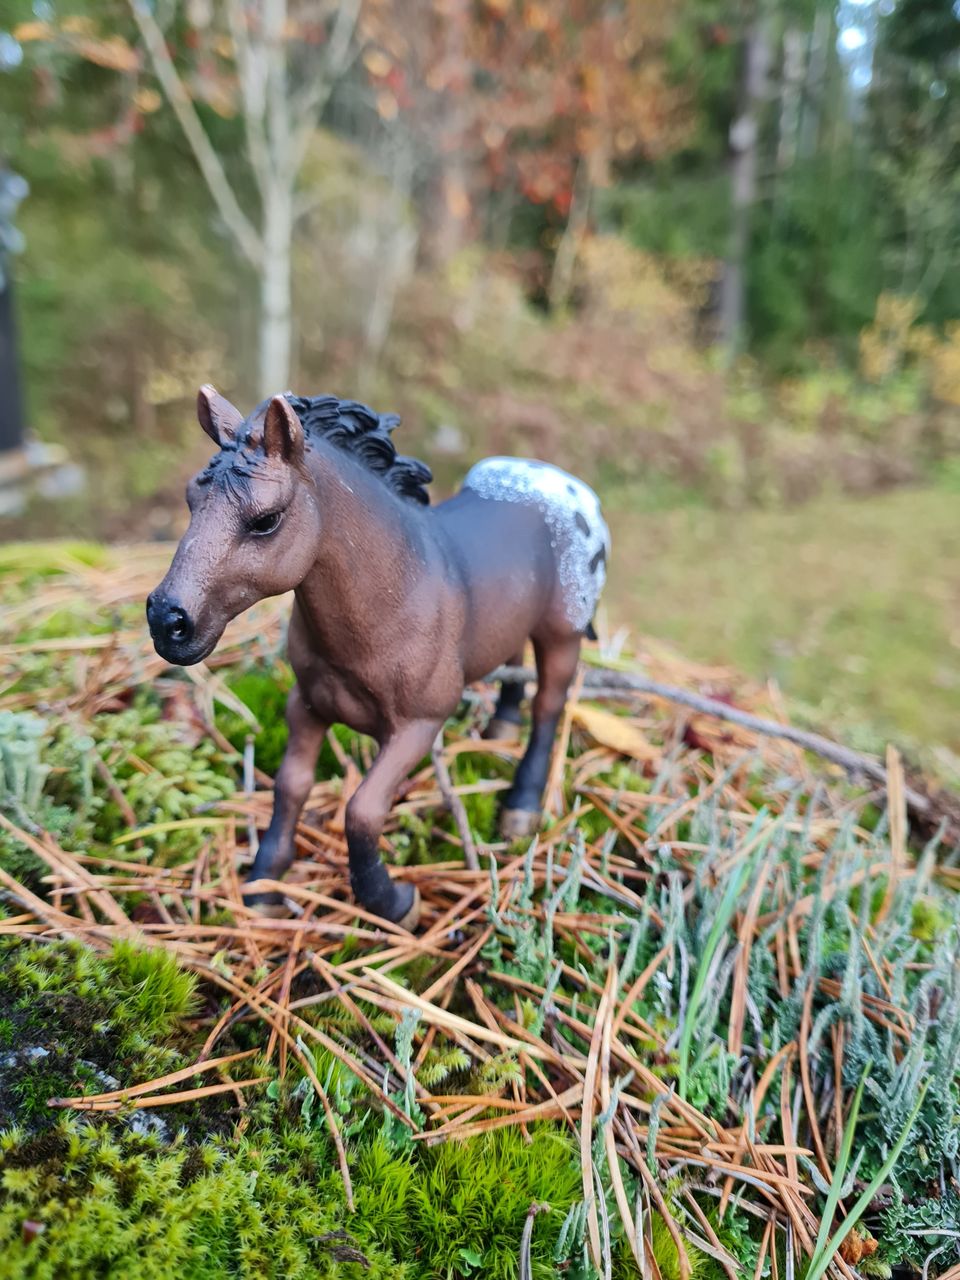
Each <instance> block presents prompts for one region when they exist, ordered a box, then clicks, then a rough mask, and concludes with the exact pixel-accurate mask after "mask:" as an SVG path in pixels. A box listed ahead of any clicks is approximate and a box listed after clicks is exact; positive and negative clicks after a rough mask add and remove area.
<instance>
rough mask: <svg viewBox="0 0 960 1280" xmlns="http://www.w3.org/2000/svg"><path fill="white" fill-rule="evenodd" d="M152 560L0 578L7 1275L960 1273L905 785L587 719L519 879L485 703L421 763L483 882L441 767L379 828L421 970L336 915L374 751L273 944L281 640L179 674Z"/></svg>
mask: <svg viewBox="0 0 960 1280" xmlns="http://www.w3.org/2000/svg"><path fill="white" fill-rule="evenodd" d="M164 554H165V553H164V552H163V551H162V550H161V551H156V550H150V551H141V552H133V551H132V552H129V553H124V552H117V553H110V554H108V555H103V554H100V553H97V554H92V553H83V552H82V551H78V550H77V549H73V550H71V549H62V548H61V549H51V548H42V549H30V550H29V551H26V550H25V551H13V552H10V553H8V554H7V561H6V565H5V566H3V567H2V584H3V585H2V591H3V600H4V606H5V608H4V615H3V623H2V627H3V634H2V635H0V643H2V645H3V648H2V649H0V674H2V676H3V682H4V691H3V694H2V701H0V759H2V788H0V793H2V797H0V891H2V900H0V911H2V918H0V934H2V935H3V937H2V939H0V941H2V947H3V950H2V952H0V963H2V966H3V975H4V979H5V981H4V983H3V987H2V991H0V1064H2V1067H0V1128H2V1130H3V1132H2V1136H0V1275H3V1276H7V1275H9V1276H11V1277H21V1276H23V1277H28V1276H29V1277H41V1276H51V1277H52V1276H57V1277H59V1276H88V1275H89V1276H92V1275H97V1276H100V1275H105V1276H117V1277H120V1276H127V1275H131V1274H142V1275H145V1276H203V1277H219V1276H224V1277H231V1276H250V1277H253V1276H261V1275H269V1276H278V1277H280V1276H284V1277H287V1276H289V1277H295V1276H303V1277H312V1276H327V1275H330V1276H338V1275H342V1276H344V1277H349V1276H351V1275H356V1276H359V1275H371V1276H391V1277H411V1278H413V1277H417V1278H420V1277H422V1278H423V1280H427V1278H428V1277H429V1278H430V1280H434V1278H435V1277H450V1280H453V1278H455V1277H469V1276H481V1275H482V1276H484V1277H487V1276H490V1277H504V1278H512V1277H518V1278H519V1277H522V1276H524V1275H527V1276H540V1277H548V1276H552V1275H555V1274H562V1275H565V1276H569V1277H577V1276H582V1277H586V1276H592V1275H602V1274H604V1273H605V1272H606V1274H610V1275H614V1276H617V1277H621V1276H624V1277H625V1276H628V1275H636V1274H638V1273H639V1272H640V1269H641V1268H645V1269H646V1270H645V1272H644V1273H645V1274H651V1275H656V1274H658V1271H659V1274H660V1275H662V1276H663V1277H666V1278H667V1280H673V1278H674V1277H686V1276H693V1277H697V1280H700V1278H701V1277H718V1278H719V1277H723V1276H727V1277H733V1276H744V1277H747V1278H749V1277H752V1276H755V1275H766V1276H777V1277H779V1276H783V1275H791V1274H792V1275H794V1276H798V1277H799V1276H806V1277H808V1280H818V1278H819V1277H820V1276H822V1275H824V1274H825V1273H826V1272H827V1271H828V1270H829V1269H831V1268H832V1269H833V1274H835V1275H836V1274H840V1275H844V1276H848V1277H849V1276H850V1275H852V1274H854V1273H857V1274H878V1275H889V1274H891V1272H892V1271H894V1270H896V1271H897V1272H898V1273H899V1274H903V1275H907V1274H909V1273H910V1272H911V1271H913V1270H916V1271H919V1270H921V1269H922V1268H923V1267H924V1266H925V1265H926V1268H927V1269H926V1274H927V1275H928V1276H938V1275H941V1276H942V1275H946V1274H948V1273H949V1272H950V1269H951V1268H953V1267H955V1266H956V1265H957V1264H958V1263H960V1197H958V1194H957V1181H956V1178H957V1173H958V1169H957V1161H958V1159H960V1091H958V1081H957V1062H958V1057H960V957H958V938H957V929H956V924H955V920H956V898H955V893H956V889H957V887H958V885H960V874H958V872H957V871H956V869H955V867H954V861H953V860H954V857H955V854H956V850H955V848H953V841H954V837H953V835H952V834H949V833H948V834H946V835H944V834H943V833H941V834H940V836H939V837H938V838H936V839H934V840H932V841H931V842H930V843H929V845H927V846H926V847H921V846H920V845H916V846H915V847H914V846H911V844H910V842H909V840H908V837H907V830H906V825H905V811H904V808H903V800H902V794H903V793H902V786H900V785H899V784H900V783H902V777H901V775H900V771H899V765H898V763H897V760H896V757H893V758H892V771H891V786H890V789H889V795H888V794H887V793H886V792H885V791H884V792H880V793H874V794H870V793H865V792H864V791H862V790H858V789H857V788H855V787H853V786H852V785H850V784H849V783H848V782H847V781H846V780H845V779H843V778H841V777H839V776H836V775H833V774H830V773H829V772H827V771H826V770H825V769H824V768H822V767H821V766H820V765H819V764H818V763H817V762H816V761H813V760H811V759H809V758H804V757H803V756H802V755H801V754H800V753H799V752H798V751H797V750H796V749H795V748H794V747H791V746H788V745H787V744H785V743H782V742H778V741H776V740H773V739H757V738H754V737H753V736H751V735H749V734H746V733H745V732H743V731H742V730H739V729H733V728H730V727H729V726H723V725H718V724H717V723H715V722H711V721H708V720H705V719H703V718H695V719H691V718H690V717H689V715H687V714H686V713H684V714H682V715H681V714H680V713H678V712H677V711H676V709H671V708H670V707H669V706H665V705H662V704H653V703H651V702H650V701H649V700H643V699H640V698H634V699H633V701H632V702H631V701H626V702H623V703H621V704H618V705H617V706H612V705H611V704H606V705H604V706H602V707H598V706H595V705H591V704H589V703H586V702H585V703H583V704H582V706H581V708H580V709H579V710H578V709H577V707H576V706H571V709H570V714H569V715H568V717H567V719H566V721H565V724H564V728H563V733H562V750H561V752H560V753H559V756H558V763H557V767H556V770H555V774H554V777H553V783H552V789H551V797H550V808H551V815H552V816H551V818H550V820H549V821H548V823H547V825H546V828H545V831H544V833H543V834H542V835H541V837H540V838H539V839H538V840H537V841H536V842H534V843H533V844H532V845H530V846H520V847H513V848H508V847H506V846H503V845H501V844H499V843H497V842H496V839H495V831H494V815H495V807H496V798H497V792H498V791H499V790H501V789H502V788H503V786H504V785H505V779H506V777H507V776H508V775H509V771H510V767H511V764H512V762H511V760H510V752H509V750H507V751H504V750H503V749H501V748H500V747H499V746H498V748H497V751H496V752H491V750H490V748H489V746H488V744H485V743H482V742H481V741H480V740H479V738H478V737H477V736H476V734H477V729H478V727H479V726H480V724H482V721H483V718H484V716H485V714H486V713H487V711H488V710H489V703H490V691H489V690H487V689H480V690H476V691H472V692H470V693H469V694H468V696H467V697H466V698H465V701H464V705H463V707H462V709H461V713H460V715H459V717H458V719H457V721H456V723H455V724H454V725H452V726H451V728H450V730H449V733H448V741H447V748H446V756H447V761H448V765H449V769H450V773H451V775H452V778H453V782H454V784H455V785H456V787H457V789H458V790H459V791H460V793H461V795H462V798H463V801H464V805H465V807H466V810H467V815H468V818H469V821H470V825H471V828H472V830H473V833H474V836H475V838H476V840H477V843H478V846H479V851H480V855H481V863H482V865H481V868H480V869H479V870H470V869H469V868H468V867H466V866H465V865H464V859H463V851H462V847H461V840H460V835H459V833H458V829H457V827H456V824H455V823H454V821H453V819H452V818H451V817H450V816H449V815H448V813H447V812H446V810H445V807H444V804H443V797H442V795H441V793H440V791H439V790H438V788H437V782H436V779H435V777H434V773H433V770H432V767H431V766H430V765H429V763H427V762H424V765H423V767H422V768H421V769H420V770H419V771H418V772H417V773H416V774H415V776H414V777H413V779H412V780H411V782H410V785H409V787H408V788H407V790H406V792H405V794H404V795H403V796H402V797H401V799H400V801H399V803H398V804H397V806H396V809H395V812H394V815H393V818H392V820H391V823H390V826H389V828H388V832H387V837H386V839H387V843H388V845H389V846H390V850H391V853H392V857H393V861H394V863H395V864H396V865H397V868H398V869H397V871H396V874H397V875H400V876H404V877H407V878H412V879H415V880H416V882H417V884H418V886H419V887H420V890H421V893H422V895H423V898H424V915H423V923H422V927H421V929H420V932H419V934H418V935H417V937H415V938H412V937H410V936H409V935H405V934H403V933H402V931H398V930H396V929H392V928H385V927H384V926H383V925H382V924H381V923H380V922H377V921H375V920H372V919H368V918H364V917H362V916H358V914H357V912H356V910H355V909H354V907H353V905H352V903H351V902H350V900H349V895H348V892H347V878H346V869H345V848H344V841H343V825H342V817H343V806H344V803H345V799H346V796H347V795H348V794H349V791H350V788H351V787H352V786H354V785H355V783H356V780H357V777H358V776H359V773H360V771H362V769H363V768H364V767H365V764H366V762H367V760H368V759H369V752H370V744H369V743H367V742H365V741H364V740H362V739H359V738H357V737H356V736H355V735H352V734H347V733H338V734H337V735H335V736H332V737H331V738H330V741H329V743H328V746H327V748H326V750H325V754H324V758H323V759H322V760H321V763H320V767H319V770H318V782H317V786H316V788H315V791H314V794H313V797H312V800H311V804H310V806H309V807H308V811H307V813H306V814H305V817H304V821H303V823H302V824H301V828H300V833H299V853H300V857H299V858H298V861H297V863H296V864H295V867H294V868H293V870H292V871H291V874H290V876H289V883H288V885H287V889H288V893H289V900H290V904H291V916H290V919H289V920H288V921H264V920H256V919H254V920H251V919H249V918H248V917H247V916H246V914H245V912H244V909H243V907H242V905H241V904H240V901H239V895H238V887H237V869H238V867H241V866H242V865H243V864H244V863H245V861H246V860H247V859H248V858H249V854H250V850H249V833H250V831H251V830H255V829H256V828H257V827H261V829H262V823H263V820H264V818H265V816H266V814H267V813H268V810H269V804H270V795H269V790H268V784H269V774H270V773H271V772H272V770H274V769H275V767H276V763H277V760H278V757H279V752H280V749H281V747H282V738H281V736H280V734H279V733H278V730H277V725H278V707H279V694H278V688H280V689H281V691H282V686H283V685H284V683H285V682H287V681H288V680H289V673H288V672H287V670H286V668H285V667H284V665H283V663H282V659H281V658H280V657H279V651H280V630H281V628H280V619H281V618H282V615H283V612H284V605H283V603H282V602H280V603H272V604H268V605H264V606H261V607H259V608H258V609H256V610H254V611H253V612H252V613H251V614H250V615H248V616H247V617H245V618H244V619H241V620H240V621H239V622H238V623H237V624H236V625H235V626H234V627H233V628H232V629H231V630H230V632H229V633H228V635H227V637H226V639H225V641H224V643H223V644H222V646H221V648H220V650H219V651H218V654H217V655H216V656H215V658H214V659H213V660H212V662H211V664H210V665H209V667H207V668H201V669H200V671H199V672H193V673H192V674H190V675H186V674H184V673H179V672H173V671H171V670H170V669H168V668H166V667H165V666H164V664H163V663H162V662H160V660H159V659H157V658H156V657H155V655H154V654H153V652H152V650H151V649H150V647H149V641H148V640H147V639H146V637H145V636H144V634H143V628H142V623H141V609H142V604H141V601H142V598H143V596H144V595H145V594H146V591H147V590H148V589H149V587H151V586H152V585H153V584H154V582H155V580H156V579H157V578H158V577H159V572H158V571H159V570H160V569H161V565H162V562H163V559H164ZM635 661H637V662H639V663H641V664H642V665H643V666H644V667H645V668H647V669H652V670H653V671H654V672H655V673H658V674H665V673H669V675H670V676H671V677H672V678H673V679H674V680H675V681H681V682H686V683H688V684H692V685H694V686H696V687H699V688H702V689H712V690H713V691H714V692H723V693H725V694H726V695H727V696H730V697H734V698H735V699H736V700H737V701H738V702H743V703H744V704H745V705H759V704H760V700H759V699H758V698H757V697H756V696H755V695H753V694H752V693H751V691H750V690H748V689H745V688H743V687H742V686H740V685H739V684H738V682H736V681H735V680H734V679H733V677H732V676H731V674H730V673H729V672H726V671H721V670H717V669H710V670H708V669H698V668H694V667H691V666H689V665H685V664H682V663H679V662H677V661H675V660H672V659H669V658H664V657H662V656H657V655H656V654H655V653H653V652H649V651H644V652H642V653H640V654H638V655H637V658H636V659H635ZM251 738H252V741H253V744H254V745H253V754H254V762H255V766H256V768H255V770H254V782H255V783H256V789H254V790H250V789H249V787H248V789H247V790H244V784H243V781H242V779H243V768H242V764H241V756H242V754H243V752H244V751H245V750H248V748H247V742H248V739H251ZM248 754H249V752H248ZM248 774H249V768H248ZM248 781H249V778H248ZM38 1050H40V1051H42V1052H39V1053H38V1052H37V1051H38ZM211 1062H213V1063H214V1065H213V1066H211V1065H210V1064H211ZM114 1082H116V1083H114ZM124 1091H127V1092H124ZM50 1099H54V1100H55V1101H56V1102H57V1104H58V1105H56V1106H54V1107H51V1106H49V1105H48V1103H49V1101H50ZM144 1117H151V1118H157V1119H159V1121H160V1123H159V1124H158V1123H155V1122H152V1121H151V1122H150V1123H147V1122H146V1121H145V1120H144Z"/></svg>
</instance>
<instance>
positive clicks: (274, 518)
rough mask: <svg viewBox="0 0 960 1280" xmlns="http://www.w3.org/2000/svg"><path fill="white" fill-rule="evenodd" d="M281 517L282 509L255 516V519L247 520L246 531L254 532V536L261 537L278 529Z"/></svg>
mask: <svg viewBox="0 0 960 1280" xmlns="http://www.w3.org/2000/svg"><path fill="white" fill-rule="evenodd" d="M282 519H283V512H282V511H271V512H270V514H269V515H266V516H257V518H256V519H255V520H249V521H248V522H247V532H248V533H252V534H254V535H255V536H256V537H259V538H262V537H263V536H264V535H265V534H268V533H273V532H275V530H277V529H279V527H280V521H281V520H282Z"/></svg>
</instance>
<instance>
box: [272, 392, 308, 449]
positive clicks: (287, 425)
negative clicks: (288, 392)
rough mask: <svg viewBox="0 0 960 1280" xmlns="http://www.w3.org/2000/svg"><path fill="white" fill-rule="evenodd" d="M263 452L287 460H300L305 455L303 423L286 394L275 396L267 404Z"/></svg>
mask: <svg viewBox="0 0 960 1280" xmlns="http://www.w3.org/2000/svg"><path fill="white" fill-rule="evenodd" d="M263 452H264V453H265V454H266V455H267V457H268V458H269V457H273V458H283V459H284V461H285V462H299V461H300V459H301V458H302V457H303V424H302V423H301V422H300V419H299V418H298V417H297V415H296V412H295V411H294V408H293V405H292V404H291V403H290V401H289V400H288V399H287V398H286V396H274V397H273V399H272V400H271V401H270V403H269V404H268V405H267V412H266V415H265V417H264V420H263Z"/></svg>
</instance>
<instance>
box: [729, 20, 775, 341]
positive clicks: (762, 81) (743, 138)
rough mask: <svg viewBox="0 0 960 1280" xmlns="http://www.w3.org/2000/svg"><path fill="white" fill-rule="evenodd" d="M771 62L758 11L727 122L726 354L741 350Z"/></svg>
mask: <svg viewBox="0 0 960 1280" xmlns="http://www.w3.org/2000/svg"><path fill="white" fill-rule="evenodd" d="M769 63H770V46H769V43H768V39H767V31H766V26H765V24H764V22H763V20H762V19H761V18H760V17H759V16H755V17H754V18H753V20H752V21H751V23H750V26H749V28H748V30H747V35H746V41H745V44H744V56H743V78H742V80H741V87H740V109H739V112H738V114H737V118H736V119H735V120H734V122H733V124H732V125H731V126H730V151H731V160H730V178H731V195H732V222H731V229H730V249H729V253H728V256H727V261H726V265H725V267H724V272H723V282H722V285H721V290H720V335H721V341H722V343H723V345H724V347H725V348H726V352H727V356H728V358H729V359H732V358H733V357H734V356H735V355H736V353H737V351H738V350H739V347H740V344H741V342H742V340H743V329H744V321H745V319H746V305H745V298H746V266H747V253H748V251H749V248H750V223H751V215H752V211H753V205H754V203H755V202H756V198H757V161H758V155H759V134H760V108H761V104H762V101H763V98H764V93H765V88H766V82H767V69H768V67H769Z"/></svg>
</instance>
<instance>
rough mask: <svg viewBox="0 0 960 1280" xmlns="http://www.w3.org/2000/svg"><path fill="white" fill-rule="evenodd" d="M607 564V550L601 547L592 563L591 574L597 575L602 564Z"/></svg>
mask: <svg viewBox="0 0 960 1280" xmlns="http://www.w3.org/2000/svg"><path fill="white" fill-rule="evenodd" d="M606 563H607V548H606V547H601V548H600V550H599V551H598V552H597V554H596V555H595V556H594V557H593V559H592V560H591V561H590V572H591V573H596V572H597V570H598V569H599V568H600V566H601V565H602V564H606Z"/></svg>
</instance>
